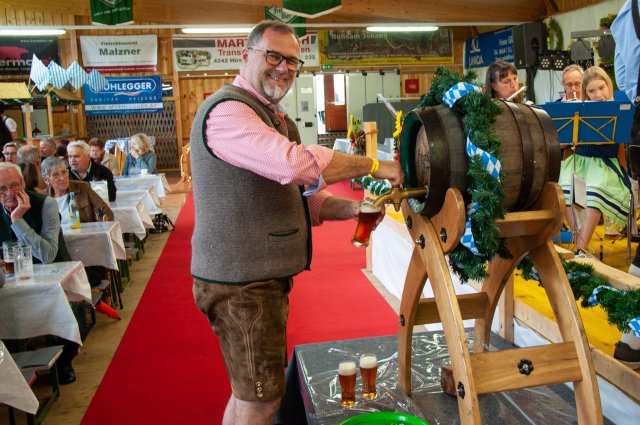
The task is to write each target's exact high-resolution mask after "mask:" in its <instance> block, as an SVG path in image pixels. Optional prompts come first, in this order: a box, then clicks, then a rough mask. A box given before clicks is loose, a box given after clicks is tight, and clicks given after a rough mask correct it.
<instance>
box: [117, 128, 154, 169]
mask: <svg viewBox="0 0 640 425" xmlns="http://www.w3.org/2000/svg"><path fill="white" fill-rule="evenodd" d="M144 169H146V170H147V173H149V174H154V173H155V172H156V153H155V152H154V151H153V148H152V147H151V141H150V140H149V136H147V135H146V134H144V133H138V134H136V135H133V136H131V137H130V138H129V153H128V154H127V157H126V158H125V160H124V167H123V168H122V175H123V176H130V175H135V174H141V170H144Z"/></svg>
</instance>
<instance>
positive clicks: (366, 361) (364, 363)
mask: <svg viewBox="0 0 640 425" xmlns="http://www.w3.org/2000/svg"><path fill="white" fill-rule="evenodd" d="M377 365H378V360H377V359H376V357H375V356H362V357H360V367H361V368H363V369H372V368H374V367H376V366H377Z"/></svg>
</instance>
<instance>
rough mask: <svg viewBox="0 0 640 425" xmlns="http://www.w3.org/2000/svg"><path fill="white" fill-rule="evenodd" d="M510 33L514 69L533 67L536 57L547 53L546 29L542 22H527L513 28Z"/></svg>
mask: <svg viewBox="0 0 640 425" xmlns="http://www.w3.org/2000/svg"><path fill="white" fill-rule="evenodd" d="M512 31H513V61H514V63H515V65H516V68H518V69H522V68H530V67H533V66H534V65H535V64H536V62H537V60H538V55H540V54H542V53H544V52H546V51H547V27H546V26H545V24H544V23H543V22H529V23H526V24H522V25H518V26H515V27H513V28H512Z"/></svg>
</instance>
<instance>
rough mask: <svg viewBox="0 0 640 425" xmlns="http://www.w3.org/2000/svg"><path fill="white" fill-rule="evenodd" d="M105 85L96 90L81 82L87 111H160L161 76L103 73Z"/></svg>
mask: <svg viewBox="0 0 640 425" xmlns="http://www.w3.org/2000/svg"><path fill="white" fill-rule="evenodd" d="M107 81H109V88H108V89H106V90H103V91H100V92H96V91H93V90H92V89H91V87H89V85H88V84H87V85H85V86H84V102H85V110H86V112H87V115H88V116H90V115H124V114H148V113H154V112H162V80H161V79H160V76H158V75H151V76H148V77H107Z"/></svg>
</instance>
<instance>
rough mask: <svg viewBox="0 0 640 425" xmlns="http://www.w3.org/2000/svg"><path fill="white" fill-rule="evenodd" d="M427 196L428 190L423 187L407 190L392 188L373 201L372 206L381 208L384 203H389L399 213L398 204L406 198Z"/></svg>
mask: <svg viewBox="0 0 640 425" xmlns="http://www.w3.org/2000/svg"><path fill="white" fill-rule="evenodd" d="M428 194H429V188H428V187H427V186H425V187H412V188H409V189H400V188H399V187H394V188H393V189H391V191H390V192H387V193H385V194H384V195H380V196H379V197H377V198H376V200H375V201H374V203H373V204H374V205H375V206H376V207H381V206H382V205H383V204H384V203H385V202H387V201H391V203H392V204H393V208H395V210H396V211H400V204H401V203H402V200H403V199H406V198H417V197H418V196H427V195H428Z"/></svg>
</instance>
